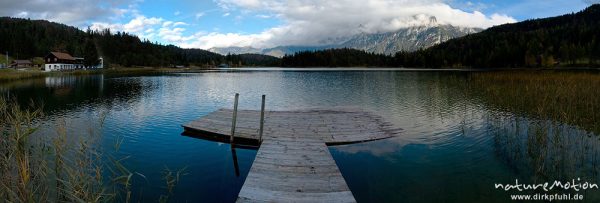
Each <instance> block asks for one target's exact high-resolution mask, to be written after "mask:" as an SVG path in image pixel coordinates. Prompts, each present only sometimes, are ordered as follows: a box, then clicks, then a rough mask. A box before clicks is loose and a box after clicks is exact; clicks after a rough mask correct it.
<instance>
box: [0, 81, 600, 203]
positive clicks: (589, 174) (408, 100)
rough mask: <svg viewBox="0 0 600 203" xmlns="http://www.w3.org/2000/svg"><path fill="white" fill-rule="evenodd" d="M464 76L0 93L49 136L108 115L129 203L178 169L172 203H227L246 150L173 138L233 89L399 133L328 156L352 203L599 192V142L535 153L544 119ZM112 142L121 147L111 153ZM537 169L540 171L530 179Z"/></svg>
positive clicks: (27, 85) (559, 129)
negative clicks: (502, 105)
mask: <svg viewBox="0 0 600 203" xmlns="http://www.w3.org/2000/svg"><path fill="white" fill-rule="evenodd" d="M469 74H470V73H463V72H406V71H404V72H403V71H390V70H378V71H358V70H356V71H326V70H320V71H301V70H294V71H281V70H273V71H265V70H260V71H258V70H256V71H229V72H226V71H223V72H209V73H189V74H168V75H160V76H141V77H113V78H110V77H104V76H69V77H52V78H45V79H38V80H29V81H20V82H16V83H7V84H0V92H2V94H3V95H9V96H10V97H17V98H18V99H19V100H20V101H21V102H22V103H27V102H28V101H29V100H30V99H32V100H33V101H34V102H36V103H44V106H45V110H46V115H45V116H44V117H43V118H41V119H40V123H42V124H43V125H45V126H49V127H51V126H55V125H56V123H57V122H59V121H62V120H64V121H66V123H67V125H68V126H69V132H70V134H73V135H77V134H78V133H84V132H87V131H88V129H89V128H90V127H93V126H96V124H95V123H98V122H99V120H100V117H101V116H100V115H106V120H105V123H104V126H103V128H102V131H101V132H102V134H103V137H102V146H103V148H104V150H105V151H106V153H107V154H111V155H112V156H115V157H125V156H130V158H129V159H128V160H127V162H126V165H127V167H129V168H130V169H131V171H135V172H138V173H140V174H143V175H144V176H145V178H142V177H141V176H136V177H135V180H134V187H133V192H134V194H135V195H134V199H135V202H137V201H138V200H139V201H142V202H144V201H152V202H154V201H156V200H158V198H159V196H160V195H161V194H167V191H166V189H165V188H164V180H162V177H163V176H162V174H161V172H162V171H163V169H164V168H165V167H168V168H170V169H179V168H183V167H187V170H186V171H187V173H188V174H187V175H186V176H184V177H183V179H182V180H181V182H180V183H179V184H178V185H177V186H176V189H175V191H174V194H175V195H174V197H171V200H173V201H176V202H185V201H188V202H232V201H234V200H235V198H236V196H237V193H238V192H239V190H240V189H241V186H242V184H243V182H244V179H245V177H246V175H247V173H248V171H249V169H250V166H251V164H252V161H253V159H254V156H255V155H256V151H255V150H249V149H237V150H236V151H235V152H234V153H235V154H233V153H232V151H231V150H230V146H229V145H228V144H221V143H216V142H211V141H206V140H202V139H197V138H192V137H187V136H182V135H181V133H182V128H181V126H180V125H181V124H183V123H186V122H189V121H191V120H194V119H197V118H198V117H200V116H203V115H205V114H207V113H210V112H212V111H214V110H216V109H218V108H221V107H230V106H231V105H232V104H233V95H234V94H235V93H236V92H239V93H240V94H241V96H240V108H244V109H259V108H260V95H262V94H266V95H267V109H269V110H284V109H298V108H314V107H334V106H349V107H360V108H363V109H366V110H370V111H374V112H377V113H378V114H380V115H382V116H384V117H385V118H386V119H388V120H389V121H391V122H392V123H394V124H395V125H396V126H397V127H400V128H403V129H404V130H403V132H402V135H401V136H399V137H396V138H392V139H387V140H381V141H374V142H368V143H361V144H352V145H344V146H333V147H330V151H331V153H332V155H333V157H334V159H335V161H336V163H337V164H338V166H339V168H340V170H341V172H342V174H343V176H344V178H345V179H346V181H347V183H348V185H349V187H350V188H351V190H352V191H353V193H354V196H355V197H356V199H357V200H358V201H359V202H399V201H403V202H440V201H443V202H490V201H491V202H494V201H496V202H506V201H508V200H509V194H512V193H509V192H503V191H500V190H497V189H494V183H514V181H515V179H517V178H518V179H519V180H522V181H523V182H528V181H529V182H528V183H533V181H540V180H546V179H551V177H561V178H563V179H564V180H571V179H572V178H578V177H580V178H582V179H583V180H586V181H589V182H596V183H600V179H599V178H598V176H597V174H598V172H599V170H597V169H596V167H595V163H596V161H597V159H599V158H598V157H600V156H598V155H599V154H600V153H598V150H597V149H598V148H599V147H598V146H599V145H600V144H598V139H597V137H596V135H595V134H594V133H590V132H586V131H584V130H581V129H578V128H577V127H574V126H567V125H561V124H558V125H556V126H555V127H553V128H552V129H551V130H550V132H549V134H553V135H555V137H559V138H561V139H560V140H558V141H554V142H553V144H555V145H557V144H560V150H559V149H556V150H552V149H550V150H547V153H543V154H539V153H536V152H535V150H532V149H536V148H538V147H539V146H538V145H540V143H537V145H536V142H535V141H532V140H531V139H530V138H529V136H528V135H530V134H532V133H534V131H535V130H536V129H533V128H531V127H528V126H530V125H532V124H534V123H535V124H539V123H543V122H547V121H538V120H535V119H530V118H527V117H525V116H515V115H513V114H511V112H500V111H496V110H494V109H491V108H490V107H488V106H489V105H487V104H486V103H485V102H484V101H482V100H481V99H479V97H478V96H477V94H474V93H473V92H475V91H476V90H474V89H471V88H470V87H469V85H468V84H465V83H467V82H466V80H464V78H466V77H468V75H469ZM53 132H54V131H53V130H46V131H44V132H42V133H45V134H47V135H48V136H51V134H53ZM118 139H123V144H122V146H121V148H120V150H119V151H118V152H115V150H114V143H115V142H116V140H118ZM544 146H546V144H544ZM234 155H235V156H236V157H237V163H238V166H239V176H237V175H236V168H235V167H234V159H233V156H234ZM540 156H543V157H541V158H540ZM540 160H541V162H543V163H540ZM546 160H551V161H547V162H546ZM557 160H558V161H557ZM547 163H555V164H553V165H548V164H547ZM540 166H542V168H548V170H545V171H543V172H540V170H539V168H540ZM598 193H599V192H598V190H595V191H588V192H580V194H585V195H586V198H588V199H587V200H590V201H593V200H598V199H597V198H599V195H598Z"/></svg>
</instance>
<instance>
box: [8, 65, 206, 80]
mask: <svg viewBox="0 0 600 203" xmlns="http://www.w3.org/2000/svg"><path fill="white" fill-rule="evenodd" d="M211 69H213V68H195V67H194V68H152V67H142V68H122V67H119V68H110V69H102V70H74V71H53V72H44V71H41V70H30V69H26V70H14V69H0V83H1V82H8V81H15V80H23V79H33V78H41V77H47V76H63V75H97V74H106V75H112V76H119V75H144V74H156V73H187V72H202V71H206V70H211Z"/></svg>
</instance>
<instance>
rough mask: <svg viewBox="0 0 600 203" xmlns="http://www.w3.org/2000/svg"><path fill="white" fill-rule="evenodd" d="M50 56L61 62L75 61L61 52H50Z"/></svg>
mask: <svg viewBox="0 0 600 203" xmlns="http://www.w3.org/2000/svg"><path fill="white" fill-rule="evenodd" d="M50 54H52V55H54V56H56V58H58V59H62V60H75V58H73V57H72V56H71V55H70V54H67V53H62V52H50Z"/></svg>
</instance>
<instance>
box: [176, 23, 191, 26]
mask: <svg viewBox="0 0 600 203" xmlns="http://www.w3.org/2000/svg"><path fill="white" fill-rule="evenodd" d="M183 25H188V24H187V23H184V22H176V23H173V26H183Z"/></svg>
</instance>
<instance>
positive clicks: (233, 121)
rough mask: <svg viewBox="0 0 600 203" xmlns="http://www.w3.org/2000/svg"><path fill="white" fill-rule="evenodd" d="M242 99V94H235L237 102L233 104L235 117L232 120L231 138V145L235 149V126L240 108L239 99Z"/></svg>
mask: <svg viewBox="0 0 600 203" xmlns="http://www.w3.org/2000/svg"><path fill="white" fill-rule="evenodd" d="M239 98H240V94H238V93H235V101H234V102H233V117H232V119H231V137H230V138H229V143H231V146H232V147H233V137H234V136H235V124H236V119H237V107H238V99H239Z"/></svg>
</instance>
